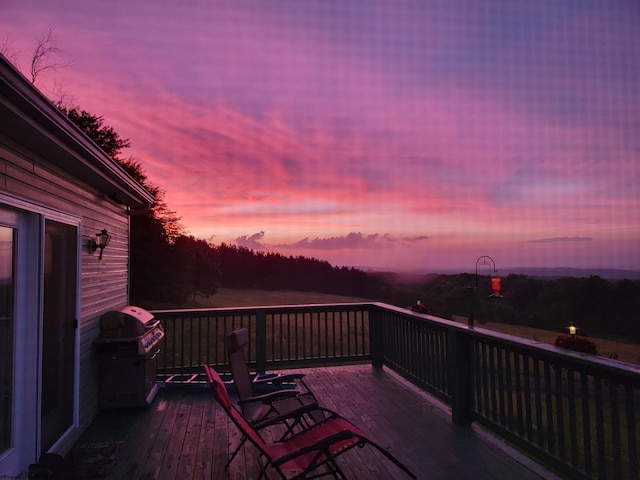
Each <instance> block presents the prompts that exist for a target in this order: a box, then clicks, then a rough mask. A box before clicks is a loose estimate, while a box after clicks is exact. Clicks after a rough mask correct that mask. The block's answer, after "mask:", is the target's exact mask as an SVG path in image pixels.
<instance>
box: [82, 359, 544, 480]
mask: <svg viewBox="0 0 640 480" xmlns="http://www.w3.org/2000/svg"><path fill="white" fill-rule="evenodd" d="M305 372H306V373H307V377H306V380H307V383H308V384H309V386H310V387H311V388H312V389H313V391H314V393H315V394H316V396H317V397H318V398H319V400H320V402H321V403H322V404H323V405H325V406H326V407H328V408H331V409H333V410H336V411H337V412H339V413H341V414H342V415H343V416H345V417H347V418H348V419H349V420H351V421H352V422H353V423H355V424H356V425H358V426H359V427H360V428H362V430H363V431H365V433H367V434H368V435H370V436H371V437H372V438H373V439H376V440H377V442H378V443H379V444H381V445H382V446H383V447H385V448H387V449H388V450H389V451H390V452H391V453H392V454H393V455H395V456H396V457H397V458H398V459H400V461H402V462H403V463H404V464H405V465H407V467H408V468H409V469H410V470H412V471H413V472H414V473H415V474H416V475H417V477H418V478H420V479H450V478H455V479H458V480H464V479H469V480H472V479H473V480H482V479H504V478H517V479H518V480H528V479H540V478H544V479H549V478H554V476H553V475H551V474H550V473H549V472H548V471H546V470H544V469H542V468H541V467H540V466H538V465H537V464H535V463H533V462H532V461H531V460H530V459H528V458H526V457H524V456H523V455H521V454H517V453H515V452H513V451H510V449H509V448H506V447H504V446H500V442H498V441H489V440H488V438H487V437H488V436H487V435H486V434H483V433H482V432H481V431H480V430H478V429H465V428H461V427H456V426H454V425H453V424H452V422H451V418H450V416H449V415H448V413H447V412H446V411H443V410H442V406H441V405H438V404H437V403H436V402H434V401H433V400H432V399H430V397H428V396H427V395H425V394H422V393H420V392H419V390H417V389H416V388H414V387H413V386H411V385H409V384H408V383H406V382H404V381H403V380H401V379H399V377H397V376H396V375H395V374H393V373H392V372H389V371H388V370H386V369H385V370H382V371H380V370H375V369H373V368H372V367H371V366H370V365H356V366H353V365H352V366H345V367H330V368H313V369H307V370H305ZM239 437H240V436H239V433H238V430H237V429H236V428H235V426H234V425H233V424H231V423H230V422H229V421H228V419H227V416H226V415H225V413H224V411H223V410H222V409H221V408H219V407H218V406H217V404H216V403H215V401H214V399H213V395H212V394H211V392H210V391H209V390H208V389H199V390H195V389H191V390H188V389H185V388H178V387H173V388H167V389H164V390H161V391H160V393H159V394H158V395H157V397H156V399H155V400H154V402H153V404H152V405H151V406H150V407H149V408H145V409H131V410H129V409H128V410H114V411H109V412H104V413H102V414H101V415H100V416H99V417H98V418H97V419H96V421H95V422H94V424H93V425H92V426H91V427H90V428H89V430H88V431H87V432H86V433H85V435H84V436H83V438H82V439H81V440H80V442H78V446H79V445H82V444H88V443H101V442H117V441H119V440H124V441H125V445H126V447H125V448H124V450H123V451H122V453H121V454H120V455H119V456H118V460H117V461H116V462H115V464H114V465H113V466H112V467H111V469H110V470H109V474H108V476H107V477H106V478H107V479H108V480H116V479H118V480H121V479H131V480H151V479H168V480H173V479H176V480H184V479H203V480H205V479H219V478H230V479H249V478H256V477H257V471H258V470H257V468H256V450H255V449H254V447H252V446H250V445H247V446H245V447H244V448H243V451H242V454H241V455H240V456H239V457H238V458H236V459H235V460H234V462H233V463H232V465H231V469H230V471H229V472H228V473H226V472H224V470H223V467H224V464H225V463H226V461H227V458H228V452H229V447H230V446H231V447H232V448H234V447H235V445H237V442H238V440H239ZM503 447H504V448H503ZM340 465H341V466H343V468H344V472H345V473H346V475H347V477H348V478H350V479H363V480H368V479H375V480H380V479H400V478H408V477H406V476H404V474H403V472H402V471H400V470H399V469H398V468H397V467H396V466H395V465H393V464H392V463H391V462H389V461H388V460H387V459H386V458H385V457H384V456H382V455H381V454H380V453H379V452H377V451H376V450H375V449H373V448H371V447H365V448H362V449H360V448H357V449H354V450H351V451H349V452H347V453H346V454H345V455H343V456H342V457H341V460H340Z"/></svg>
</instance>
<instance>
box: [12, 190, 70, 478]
mask: <svg viewBox="0 0 640 480" xmlns="http://www.w3.org/2000/svg"><path fill="white" fill-rule="evenodd" d="M0 209H2V210H6V211H9V212H15V213H16V214H17V222H15V225H8V226H12V227H14V228H17V229H18V234H17V240H16V252H15V256H16V266H15V270H16V272H15V276H16V291H15V305H14V322H15V325H14V366H13V379H14V380H13V383H14V388H13V392H12V394H13V401H12V409H13V419H14V421H13V422H12V447H11V448H9V449H8V450H7V451H5V452H3V453H2V454H1V455H0V474H2V475H14V476H17V475H20V474H22V473H24V472H25V471H26V467H28V465H29V464H30V463H34V462H36V461H37V460H38V458H39V457H40V455H41V454H42V453H46V452H42V451H41V441H40V440H41V434H40V432H41V425H40V415H41V413H40V412H41V392H42V383H41V379H42V337H43V330H42V328H43V302H44V290H43V287H44V275H43V266H44V264H43V262H44V224H45V220H53V221H57V222H60V223H64V224H68V225H72V226H75V227H76V237H77V238H76V289H75V290H76V291H75V317H76V320H78V328H76V329H75V336H74V367H75V368H74V379H73V388H74V392H73V422H72V425H71V427H70V428H69V429H68V430H67V431H66V432H65V433H64V434H63V435H62V436H61V437H60V438H59V439H58V440H57V441H56V442H55V443H54V445H53V446H52V447H51V449H50V450H49V451H55V450H56V448H57V447H58V445H59V444H60V443H62V442H64V441H65V439H66V438H67V437H68V436H69V435H70V434H71V433H72V432H73V430H74V429H77V428H78V425H79V390H80V322H79V315H80V305H81V302H80V292H81V285H80V280H81V275H80V273H81V264H82V219H81V218H80V217H78V216H75V215H70V214H66V213H64V212H60V211H56V210H53V209H51V208H48V207H46V206H43V205H39V204H34V203H32V202H29V201H25V200H23V199H20V198H17V197H14V196H11V195H8V194H6V193H3V192H0Z"/></svg>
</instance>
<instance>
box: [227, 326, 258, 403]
mask: <svg viewBox="0 0 640 480" xmlns="http://www.w3.org/2000/svg"><path fill="white" fill-rule="evenodd" d="M248 343H249V331H248V330H247V329H246V328H238V329H236V330H233V331H232V332H231V333H229V334H228V335H227V351H228V352H229V365H230V366H231V374H232V375H233V382H234V383H235V385H236V389H237V390H238V397H239V398H240V400H245V399H247V398H250V397H253V396H254V393H253V385H252V384H251V375H250V374H249V369H248V368H247V363H246V360H245V357H244V348H245V346H246V345H247V344H248Z"/></svg>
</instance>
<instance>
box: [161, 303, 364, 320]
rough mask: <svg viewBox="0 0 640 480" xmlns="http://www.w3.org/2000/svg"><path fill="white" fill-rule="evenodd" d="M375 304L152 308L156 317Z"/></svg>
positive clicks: (352, 307)
mask: <svg viewBox="0 0 640 480" xmlns="http://www.w3.org/2000/svg"><path fill="white" fill-rule="evenodd" d="M372 305H374V302H353V303H310V304H296V305H256V306H253V305H252V306H250V307H220V308H179V309H168V310H150V312H151V313H153V314H154V315H155V316H156V317H167V316H171V315H184V314H189V315H198V314H211V313H212V312H213V313H227V312H234V313H237V312H247V313H253V312H256V311H258V310H261V311H267V312H272V311H278V312H281V311H289V310H291V311H293V310H326V309H327V307H331V308H334V309H362V308H370V307H371V306H372Z"/></svg>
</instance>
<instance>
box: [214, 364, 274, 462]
mask: <svg viewBox="0 0 640 480" xmlns="http://www.w3.org/2000/svg"><path fill="white" fill-rule="evenodd" d="M204 371H205V373H206V374H207V381H208V382H209V385H210V386H211V389H212V390H213V396H214V397H215V399H216V401H217V402H218V403H219V404H220V406H221V407H222V408H223V409H224V411H225V412H226V413H227V415H229V417H230V418H231V420H233V423H235V424H236V426H237V427H238V428H239V429H240V430H241V431H242V432H243V433H244V434H245V435H246V436H247V438H249V440H251V442H252V443H253V444H254V445H255V446H256V447H258V448H259V449H260V450H262V451H263V452H264V451H266V449H267V448H268V447H267V445H266V443H265V442H264V440H262V438H261V437H260V435H258V433H257V432H256V430H255V429H254V428H253V427H252V426H251V424H249V422H247V420H246V419H245V418H244V417H243V416H242V415H241V414H240V412H238V410H237V409H236V408H235V407H234V406H233V403H231V398H230V397H229V392H227V388H226V387H225V385H224V382H223V381H222V378H220V375H218V372H216V371H215V370H214V369H213V368H212V367H210V366H208V365H205V366H204Z"/></svg>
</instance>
